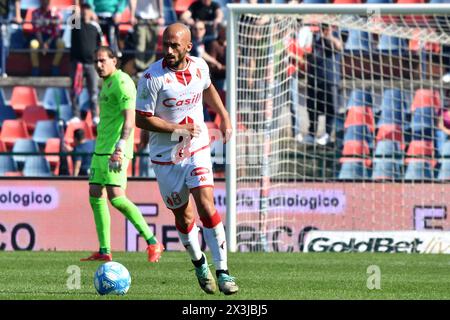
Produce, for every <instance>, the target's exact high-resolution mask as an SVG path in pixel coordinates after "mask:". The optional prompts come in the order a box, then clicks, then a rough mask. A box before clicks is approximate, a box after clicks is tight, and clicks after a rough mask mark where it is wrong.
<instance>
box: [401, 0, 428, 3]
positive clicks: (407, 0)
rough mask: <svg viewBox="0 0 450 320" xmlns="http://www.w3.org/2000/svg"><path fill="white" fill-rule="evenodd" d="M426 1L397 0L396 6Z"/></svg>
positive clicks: (424, 0)
mask: <svg viewBox="0 0 450 320" xmlns="http://www.w3.org/2000/svg"><path fill="white" fill-rule="evenodd" d="M425 2H426V0H397V2H396V3H398V4H411V3H425Z"/></svg>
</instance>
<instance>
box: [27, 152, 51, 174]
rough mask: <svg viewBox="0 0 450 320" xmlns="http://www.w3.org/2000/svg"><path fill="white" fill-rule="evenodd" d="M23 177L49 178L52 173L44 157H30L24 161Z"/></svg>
mask: <svg viewBox="0 0 450 320" xmlns="http://www.w3.org/2000/svg"><path fill="white" fill-rule="evenodd" d="M23 175H24V176H25V177H51V176H52V171H51V169H50V164H49V163H48V161H47V159H45V157H44V156H30V157H27V159H26V160H25V164H24V167H23Z"/></svg>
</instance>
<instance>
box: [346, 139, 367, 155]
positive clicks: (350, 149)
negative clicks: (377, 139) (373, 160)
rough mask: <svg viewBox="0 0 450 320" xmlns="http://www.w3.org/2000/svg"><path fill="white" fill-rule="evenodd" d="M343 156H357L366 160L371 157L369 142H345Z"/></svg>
mask: <svg viewBox="0 0 450 320" xmlns="http://www.w3.org/2000/svg"><path fill="white" fill-rule="evenodd" d="M342 155H344V156H346V157H348V156H357V157H359V158H364V157H366V156H370V148H369V145H368V143H367V141H364V140H359V141H355V140H350V141H346V142H344V149H343V150H342Z"/></svg>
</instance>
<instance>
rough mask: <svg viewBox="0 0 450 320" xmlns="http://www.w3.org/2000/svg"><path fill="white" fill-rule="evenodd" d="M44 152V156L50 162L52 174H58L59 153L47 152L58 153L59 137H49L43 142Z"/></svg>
mask: <svg viewBox="0 0 450 320" xmlns="http://www.w3.org/2000/svg"><path fill="white" fill-rule="evenodd" d="M44 152H45V153H46V155H45V158H46V159H47V161H48V163H49V164H50V169H51V170H52V172H53V174H54V175H56V176H57V175H59V166H60V163H61V160H60V156H59V154H58V155H56V154H54V155H47V153H60V152H61V139H60V138H50V139H48V140H47V142H46V143H45V149H44Z"/></svg>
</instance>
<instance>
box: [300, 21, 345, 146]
mask: <svg viewBox="0 0 450 320" xmlns="http://www.w3.org/2000/svg"><path fill="white" fill-rule="evenodd" d="M342 49H343V41H342V40H341V37H340V36H338V35H337V34H336V32H334V31H333V29H332V27H331V26H329V25H328V24H325V23H322V24H321V25H320V31H319V32H317V33H315V34H314V36H313V40H312V53H311V54H308V55H307V58H306V61H307V71H306V77H307V89H306V95H307V97H306V107H307V110H308V114H309V121H310V123H309V135H308V136H307V137H303V136H302V135H301V134H298V135H297V137H296V139H297V141H299V142H306V143H309V142H312V141H313V137H314V136H315V135H316V130H317V124H318V117H319V114H323V115H325V119H326V120H325V122H326V125H325V133H324V134H323V135H322V136H320V137H317V138H316V140H315V142H316V143H318V144H320V145H327V144H328V143H329V142H330V137H331V132H332V130H333V125H334V120H335V113H336V111H335V110H336V109H337V106H336V101H335V100H336V96H337V93H336V87H337V85H338V81H340V72H339V67H338V64H337V60H338V59H337V55H338V53H339V52H340V51H341V50H342Z"/></svg>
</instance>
